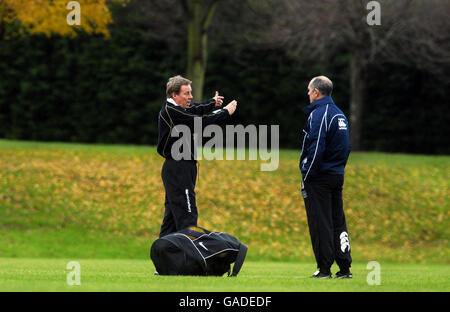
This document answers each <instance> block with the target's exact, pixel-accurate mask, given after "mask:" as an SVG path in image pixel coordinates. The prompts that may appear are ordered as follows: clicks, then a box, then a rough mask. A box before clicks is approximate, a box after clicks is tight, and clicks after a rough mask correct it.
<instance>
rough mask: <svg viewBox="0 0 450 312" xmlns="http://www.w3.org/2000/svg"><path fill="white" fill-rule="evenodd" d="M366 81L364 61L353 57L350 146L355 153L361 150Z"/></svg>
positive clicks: (359, 56)
mask: <svg viewBox="0 0 450 312" xmlns="http://www.w3.org/2000/svg"><path fill="white" fill-rule="evenodd" d="M365 79H366V77H365V65H364V59H363V58H362V56H361V55H357V54H356V55H353V56H352V58H351V60H350V144H351V145H352V150H355V151H359V150H361V140H362V128H363V122H362V121H363V120H362V118H363V113H364V100H365V92H366V80H365Z"/></svg>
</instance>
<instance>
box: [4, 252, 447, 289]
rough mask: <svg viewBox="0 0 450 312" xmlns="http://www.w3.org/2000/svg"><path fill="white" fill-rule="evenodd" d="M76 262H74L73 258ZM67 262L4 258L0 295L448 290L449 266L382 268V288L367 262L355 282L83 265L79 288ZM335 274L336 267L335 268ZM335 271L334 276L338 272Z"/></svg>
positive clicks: (280, 273)
mask: <svg viewBox="0 0 450 312" xmlns="http://www.w3.org/2000/svg"><path fill="white" fill-rule="evenodd" d="M71 260H73V259H71ZM71 260H69V259H23V258H17V259H16V258H15V259H11V258H0V290H1V291H88V292H90V291H126V292H128V291H163V292H165V291H170V292H203V291H207V292H286V291H287V292H309V291H319V292H322V291H333V292H340V291H357V292H367V291H370V292H375V291H405V292H409V291H423V292H429V291H434V292H442V291H450V286H449V283H448V279H449V277H450V269H449V267H448V265H443V264H430V265H417V264H392V263H381V264H380V267H381V272H380V273H381V280H380V285H369V284H368V283H367V274H368V273H369V272H370V270H367V269H366V263H355V264H354V265H353V268H352V272H353V274H354V278H353V279H352V280H335V279H332V280H313V279H310V278H309V276H310V275H311V274H312V273H313V272H312V270H313V269H314V264H313V263H286V262H266V261H258V262H254V261H248V262H246V263H245V264H244V266H243V268H242V271H241V273H240V274H239V276H238V277H237V278H227V277H191V276H189V277H173V276H154V275H153V272H154V267H153V265H152V262H151V261H150V260H124V259H115V260H110V259H108V260H98V259H85V260H80V261H79V263H80V283H81V285H74V286H69V285H68V284H67V281H66V279H67V273H69V272H70V270H67V269H66V264H67V263H68V262H69V261H71ZM333 269H334V268H333ZM335 271H336V269H334V271H333V272H335Z"/></svg>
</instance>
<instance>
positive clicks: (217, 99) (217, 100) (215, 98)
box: [213, 91, 224, 107]
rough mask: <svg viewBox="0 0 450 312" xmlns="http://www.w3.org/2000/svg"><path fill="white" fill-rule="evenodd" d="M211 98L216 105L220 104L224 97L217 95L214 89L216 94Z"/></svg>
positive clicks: (217, 92)
mask: <svg viewBox="0 0 450 312" xmlns="http://www.w3.org/2000/svg"><path fill="white" fill-rule="evenodd" d="M213 99H214V101H216V107H217V106H222V104H223V99H224V97H223V96H220V95H219V91H216V95H215V96H214V98H213Z"/></svg>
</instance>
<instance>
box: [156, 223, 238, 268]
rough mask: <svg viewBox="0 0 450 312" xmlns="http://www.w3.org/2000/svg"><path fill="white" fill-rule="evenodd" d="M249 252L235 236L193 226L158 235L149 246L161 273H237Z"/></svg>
mask: <svg viewBox="0 0 450 312" xmlns="http://www.w3.org/2000/svg"><path fill="white" fill-rule="evenodd" d="M246 254H247V246H245V245H244V244H243V243H241V242H240V241H238V240H237V239H236V238H235V237H233V236H231V235H229V234H226V233H219V232H210V231H208V230H205V229H203V228H200V227H193V226H192V227H189V228H186V229H183V230H181V231H178V232H175V233H171V234H168V235H166V236H163V237H160V238H158V239H157V240H156V241H154V242H153V244H152V247H151V249H150V258H151V259H152V261H153V264H154V265H155V268H156V271H157V272H158V274H159V275H202V276H207V275H213V276H222V275H224V274H225V273H227V272H228V276H236V275H237V274H238V273H239V271H240V269H241V267H242V264H243V263H244V260H245V256H246ZM232 263H234V266H233V270H232V271H231V264H232Z"/></svg>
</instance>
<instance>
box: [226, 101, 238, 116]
mask: <svg viewBox="0 0 450 312" xmlns="http://www.w3.org/2000/svg"><path fill="white" fill-rule="evenodd" d="M236 106H237V102H236V101H235V100H234V101H231V102H230V103H228V105H227V106H225V107H224V108H223V109H226V110H227V111H228V113H229V114H230V115H233V113H234V111H235V110H236Z"/></svg>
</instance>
